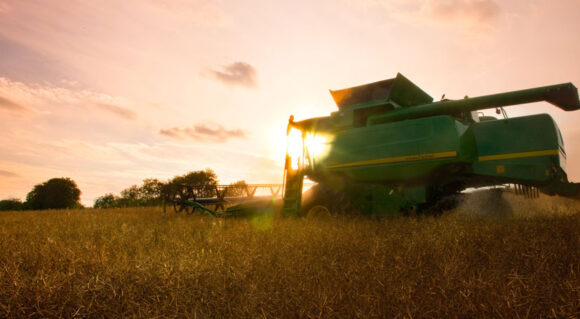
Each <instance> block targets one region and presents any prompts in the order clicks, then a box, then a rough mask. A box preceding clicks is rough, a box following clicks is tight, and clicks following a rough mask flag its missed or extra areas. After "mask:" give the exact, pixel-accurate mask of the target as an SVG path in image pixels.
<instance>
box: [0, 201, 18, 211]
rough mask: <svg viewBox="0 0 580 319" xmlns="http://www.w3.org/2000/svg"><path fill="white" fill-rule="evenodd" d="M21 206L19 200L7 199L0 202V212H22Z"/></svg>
mask: <svg viewBox="0 0 580 319" xmlns="http://www.w3.org/2000/svg"><path fill="white" fill-rule="evenodd" d="M22 209H23V205H22V202H21V201H20V200H19V199H16V198H9V199H4V200H1V201H0V211H2V210H22Z"/></svg>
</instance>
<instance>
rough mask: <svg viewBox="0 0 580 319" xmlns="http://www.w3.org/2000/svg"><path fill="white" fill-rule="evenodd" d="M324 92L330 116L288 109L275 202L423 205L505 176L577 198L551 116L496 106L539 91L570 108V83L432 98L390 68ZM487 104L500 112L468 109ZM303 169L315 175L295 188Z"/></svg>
mask: <svg viewBox="0 0 580 319" xmlns="http://www.w3.org/2000/svg"><path fill="white" fill-rule="evenodd" d="M330 93H331V95H332V98H333V99H334V101H335V102H336V105H337V106H338V111H336V112H333V113H331V114H330V116H325V117H318V118H311V119H306V120H302V121H294V118H293V117H290V120H289V123H288V129H287V135H288V151H287V155H286V164H285V167H284V188H283V204H282V210H283V212H285V213H287V214H305V213H306V212H308V211H312V210H315V211H316V210H318V211H326V212H328V211H330V212H337V211H353V210H354V211H358V212H360V213H371V214H392V213H394V212H409V211H416V210H423V211H429V210H430V209H433V208H434V207H438V208H439V209H440V208H441V207H444V206H445V205H443V206H442V204H441V203H445V202H446V200H447V201H448V199H450V198H454V196H455V195H456V194H458V193H460V192H461V191H463V190H465V189H467V188H473V187H475V188H477V187H486V186H495V185H506V184H514V185H515V186H516V187H515V188H516V190H518V192H520V193H523V194H526V195H530V196H532V197H533V195H534V194H537V193H539V192H542V193H544V194H548V195H560V196H566V197H573V198H577V199H580V197H579V194H580V184H576V183H570V182H569V181H568V178H567V175H566V166H565V162H566V152H565V149H564V143H563V141H562V135H561V133H560V130H559V129H558V126H557V125H556V123H555V122H554V120H553V119H552V117H550V115H548V114H536V115H529V116H522V117H514V118H507V115H506V113H505V111H504V110H503V107H506V106H510V105H517V104H524V103H532V102H539V101H546V102H549V103H551V104H553V105H555V106H557V107H559V108H561V109H563V110H565V111H574V110H578V109H579V108H580V102H579V100H578V91H577V89H576V87H575V86H574V85H573V84H572V83H564V84H558V85H552V86H545V87H539V88H534V89H527V90H521V91H513V92H507V93H500V94H493V95H486V96H480V97H473V98H468V97H465V98H464V99H460V100H445V99H442V100H441V101H439V102H433V98H432V97H431V96H429V95H428V94H427V93H425V92H424V91H423V90H421V89H420V88H419V87H417V86H416V85H414V84H413V83H412V82H411V81H409V80H408V79H407V78H405V77H404V76H403V75H401V74H397V76H396V77H395V78H394V79H388V80H384V81H379V82H375V83H370V84H365V85H361V86H356V87H352V88H347V89H343V90H336V91H332V90H331V91H330ZM490 108H495V109H496V111H497V113H498V114H502V115H503V118H501V119H496V118H495V117H491V116H484V115H483V113H481V112H478V111H480V110H483V109H490ZM305 177H306V178H308V179H309V180H311V181H314V182H316V183H317V184H316V185H315V186H314V187H312V189H311V190H309V191H307V192H306V193H305V194H304V195H303V192H302V189H303V187H302V186H303V181H304V178H305ZM308 193H309V196H308V198H307V196H306V194H308ZM303 197H304V198H303Z"/></svg>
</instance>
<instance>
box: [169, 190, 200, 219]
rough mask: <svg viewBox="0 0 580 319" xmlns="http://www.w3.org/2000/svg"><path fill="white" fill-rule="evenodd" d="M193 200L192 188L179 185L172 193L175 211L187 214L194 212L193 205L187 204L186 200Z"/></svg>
mask: <svg viewBox="0 0 580 319" xmlns="http://www.w3.org/2000/svg"><path fill="white" fill-rule="evenodd" d="M190 200H193V201H195V194H194V193H193V188H190V187H185V186H184V187H181V188H180V189H179V191H177V192H175V193H173V198H172V202H173V210H174V211H175V213H181V212H185V213H186V214H187V215H189V214H192V213H194V212H195V207H193V206H191V205H188V204H187V201H190Z"/></svg>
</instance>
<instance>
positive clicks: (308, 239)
mask: <svg viewBox="0 0 580 319" xmlns="http://www.w3.org/2000/svg"><path fill="white" fill-rule="evenodd" d="M508 199H509V200H510V201H511V202H512V206H514V205H515V206H517V207H515V208H514V211H513V213H512V214H510V215H507V216H506V215H505V214H494V211H493V210H489V209H486V208H485V207H488V206H489V205H487V204H486V199H485V198H479V199H478V198H477V196H474V197H473V198H472V200H470V201H466V202H464V204H463V205H461V206H460V207H459V208H457V209H455V210H453V211H450V212H447V213H445V214H444V215H443V216H441V217H438V218H434V217H393V218H367V217H330V218H325V219H318V220H309V219H301V218H298V219H297V218H282V219H280V218H272V217H269V216H265V217H256V218H253V219H235V218H230V219H213V218H211V217H205V216H186V217H184V216H176V215H174V214H169V215H168V216H163V213H162V212H161V210H160V209H158V208H143V209H112V210H102V211H101V210H89V209H88V210H80V211H42V212H8V213H2V214H0V267H1V268H0V317H24V316H36V317H60V316H62V317H77V316H78V317H120V316H124V317H133V316H136V317H175V316H179V317H183V316H187V317H202V318H203V317H211V318H221V317H235V318H244V317H252V318H255V317H292V318H295V317H361V318H369V317H470V318H471V317H508V318H514V317H578V316H580V275H579V272H580V265H579V263H580V213H579V211H580V207H579V206H578V204H577V203H574V202H567V201H565V200H561V199H551V198H546V197H542V198H540V199H537V200H535V201H524V200H523V199H519V198H515V197H513V196H512V197H510V198H508ZM518 205H519V206H518ZM526 205H530V206H529V207H528V206H526ZM569 205H573V206H569ZM526 207H527V208H526Z"/></svg>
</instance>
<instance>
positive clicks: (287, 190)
mask: <svg viewBox="0 0 580 319" xmlns="http://www.w3.org/2000/svg"><path fill="white" fill-rule="evenodd" d="M286 161H287V165H285V166H286V168H285V169H284V192H283V206H282V211H283V212H284V213H286V214H289V215H298V211H299V210H300V204H301V202H302V185H303V183H304V172H303V170H302V169H297V170H293V169H292V168H290V167H289V162H288V157H286Z"/></svg>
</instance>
